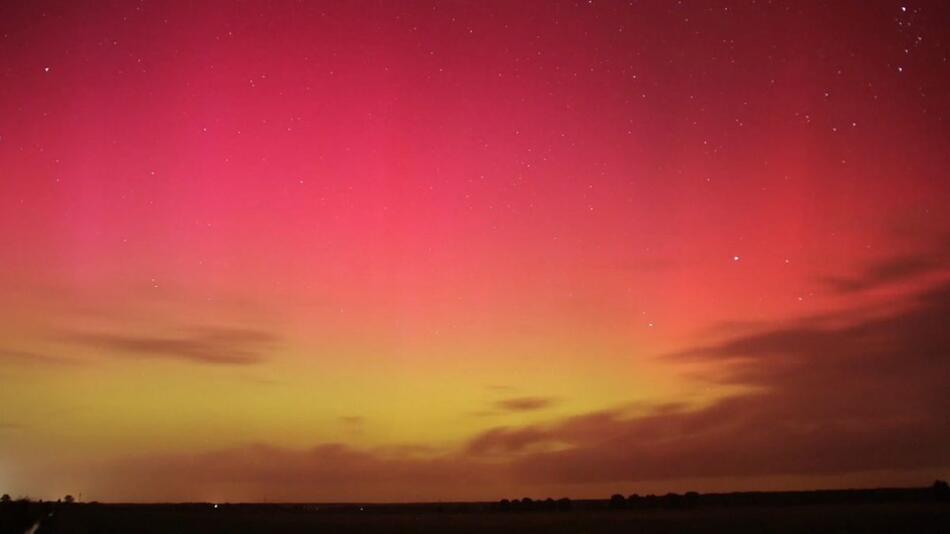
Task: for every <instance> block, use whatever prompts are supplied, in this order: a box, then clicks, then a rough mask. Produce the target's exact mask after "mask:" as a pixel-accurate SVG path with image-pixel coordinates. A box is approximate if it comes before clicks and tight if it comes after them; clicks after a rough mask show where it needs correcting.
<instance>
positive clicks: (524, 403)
mask: <svg viewBox="0 0 950 534" xmlns="http://www.w3.org/2000/svg"><path fill="white" fill-rule="evenodd" d="M556 402H557V399H554V398H553V397H516V398H511V399H502V400H500V401H498V402H496V403H495V407H496V408H498V409H500V410H505V411H509V412H530V411H535V410H542V409H544V408H548V407H550V406H551V405H553V404H555V403H556Z"/></svg>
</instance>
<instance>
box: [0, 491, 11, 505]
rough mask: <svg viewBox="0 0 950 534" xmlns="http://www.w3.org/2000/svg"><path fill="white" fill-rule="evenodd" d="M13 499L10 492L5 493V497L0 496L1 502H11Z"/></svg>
mask: <svg viewBox="0 0 950 534" xmlns="http://www.w3.org/2000/svg"><path fill="white" fill-rule="evenodd" d="M11 500H12V499H10V494H8V493H4V494H3V497H0V502H4V503H6V502H10V501H11Z"/></svg>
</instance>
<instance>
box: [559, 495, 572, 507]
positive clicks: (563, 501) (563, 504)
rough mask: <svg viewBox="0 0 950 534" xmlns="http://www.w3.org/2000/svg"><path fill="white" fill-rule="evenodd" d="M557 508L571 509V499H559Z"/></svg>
mask: <svg viewBox="0 0 950 534" xmlns="http://www.w3.org/2000/svg"><path fill="white" fill-rule="evenodd" d="M557 509H558V510H570V509H571V500H570V499H568V498H567V497H561V498H560V499H558V500H557Z"/></svg>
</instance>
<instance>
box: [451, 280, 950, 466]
mask: <svg viewBox="0 0 950 534" xmlns="http://www.w3.org/2000/svg"><path fill="white" fill-rule="evenodd" d="M901 304H902V305H900V306H897V308H898V309H900V310H901V311H899V312H895V313H893V314H891V315H888V316H884V317H880V316H876V317H871V318H869V317H868V316H867V315H866V314H864V313H863V312H862V311H860V310H856V311H855V312H853V314H854V317H853V318H850V319H851V320H839V321H835V322H834V323H833V324H836V325H837V326H829V325H828V324H826V323H823V322H816V323H815V324H814V325H812V326H802V325H801V324H799V323H794V324H791V325H781V324H780V325H776V326H774V327H773V328H772V329H769V330H766V331H763V332H759V333H755V334H747V335H741V336H739V337H736V338H733V339H730V340H727V341H725V342H722V343H720V344H716V345H711V346H705V347H697V348H695V349H692V350H690V351H687V352H686V353H682V354H679V355H677V356H678V357H683V356H684V355H685V356H689V357H691V358H693V359H698V360H702V361H708V362H710V363H712V364H715V365H714V366H713V369H718V370H717V371H710V372H711V373H713V375H712V376H710V380H713V381H716V382H721V383H728V384H734V385H739V386H745V389H746V390H747V391H750V393H746V394H742V395H736V396H733V397H729V398H726V399H724V400H721V401H719V402H717V403H715V404H713V405H711V406H709V407H706V408H703V409H699V410H689V409H686V408H681V409H676V408H674V409H671V410H664V411H660V412H657V413H654V414H648V415H644V416H638V417H627V416H626V415H625V414H623V413H622V412H620V411H607V412H599V413H595V414H589V415H582V416H578V417H574V418H571V419H568V420H565V421H562V422H560V423H557V424H555V425H551V426H548V427H543V428H541V427H537V426H534V427H525V428H520V429H518V428H515V429H505V430H504V431H499V430H497V429H496V430H492V431H489V432H486V433H484V434H482V435H480V436H478V437H476V438H475V439H473V440H472V441H471V443H470V445H469V448H470V450H473V451H475V452H478V451H482V450H494V451H500V450H508V451H510V452H512V453H519V452H520V451H524V450H529V449H530V447H531V446H533V445H537V444H543V443H551V442H555V443H558V444H560V447H559V448H558V449H557V450H548V451H541V452H537V453H530V454H520V455H517V456H512V463H511V469H512V470H513V472H514V473H515V475H516V477H517V478H518V479H519V480H522V481H531V482H535V483H542V482H558V483H585V482H599V481H610V480H616V481H620V480H628V481H633V480H648V479H652V480H656V479H669V478H691V477H747V476H769V475H825V474H836V473H848V472H857V471H869V470H886V469H891V470H910V469H922V468H946V467H950V447H947V443H950V418H948V417H947V416H946V414H947V413H950V329H948V328H947V325H946V321H947V317H950V284H942V285H939V286H936V287H932V288H930V289H929V290H927V291H925V292H923V293H921V294H918V295H915V296H912V297H908V302H905V303H901ZM845 315H847V314H845ZM839 319H840V318H839ZM844 319H849V318H848V317H845V318H844ZM806 324H808V323H806Z"/></svg>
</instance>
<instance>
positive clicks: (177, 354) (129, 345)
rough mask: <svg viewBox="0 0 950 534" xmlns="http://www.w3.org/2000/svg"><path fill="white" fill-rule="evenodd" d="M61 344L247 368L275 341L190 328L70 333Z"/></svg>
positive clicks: (244, 332)
mask: <svg viewBox="0 0 950 534" xmlns="http://www.w3.org/2000/svg"><path fill="white" fill-rule="evenodd" d="M60 339H61V340H62V341H67V342H70V343H74V344H78V345H83V346H86V347H89V348H94V349H99V350H103V351H107V352H109V353H120V354H125V355H131V356H136V357H141V358H169V359H181V360H190V361H194V362H201V363H212V364H233V365H246V364H254V363H258V362H260V361H262V360H263V359H264V357H265V351H266V350H267V349H269V348H271V347H272V346H273V345H274V344H275V342H276V341H277V337H276V336H275V335H273V334H271V333H269V332H263V331H259V330H251V329H241V328H192V329H187V330H184V331H182V332H179V333H177V334H174V335H126V334H111V333H70V334H67V335H65V336H62V337H61V338H60Z"/></svg>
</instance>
